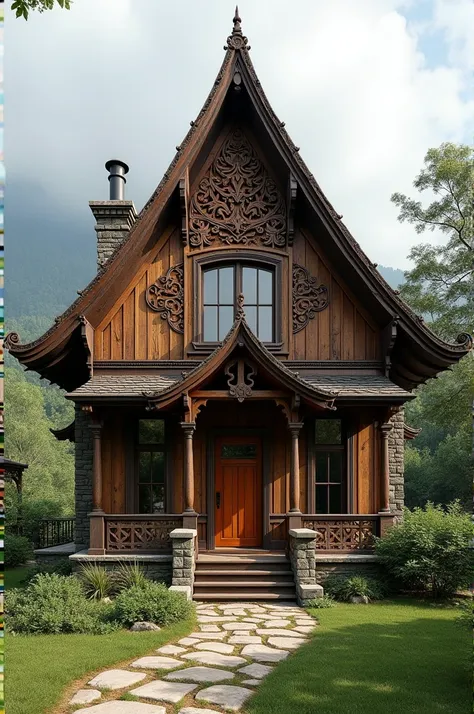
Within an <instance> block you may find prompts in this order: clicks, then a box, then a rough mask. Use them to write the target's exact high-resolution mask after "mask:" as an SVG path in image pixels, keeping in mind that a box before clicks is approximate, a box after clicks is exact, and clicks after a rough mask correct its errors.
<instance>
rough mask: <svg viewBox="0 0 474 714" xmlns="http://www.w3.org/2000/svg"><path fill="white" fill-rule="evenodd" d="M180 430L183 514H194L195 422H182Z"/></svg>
mask: <svg viewBox="0 0 474 714" xmlns="http://www.w3.org/2000/svg"><path fill="white" fill-rule="evenodd" d="M181 428H182V430H183V432H184V512H185V513H189V514H194V513H195V510H194V457H193V433H194V430H195V428H196V422H194V421H182V422H181Z"/></svg>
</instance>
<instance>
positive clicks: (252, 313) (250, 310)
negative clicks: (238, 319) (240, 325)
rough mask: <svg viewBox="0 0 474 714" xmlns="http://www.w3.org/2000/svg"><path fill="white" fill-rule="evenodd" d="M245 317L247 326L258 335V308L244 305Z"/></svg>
mask: <svg viewBox="0 0 474 714" xmlns="http://www.w3.org/2000/svg"><path fill="white" fill-rule="evenodd" d="M244 312H245V317H246V319H247V324H248V326H249V327H250V329H251V330H252V332H253V333H254V335H256V334H257V308H256V307H254V306H252V305H250V306H249V305H244Z"/></svg>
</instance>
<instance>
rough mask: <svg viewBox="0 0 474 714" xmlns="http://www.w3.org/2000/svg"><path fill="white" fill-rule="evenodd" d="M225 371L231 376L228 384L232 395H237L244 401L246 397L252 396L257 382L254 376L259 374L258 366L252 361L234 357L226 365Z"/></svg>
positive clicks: (238, 398) (240, 400)
mask: <svg viewBox="0 0 474 714" xmlns="http://www.w3.org/2000/svg"><path fill="white" fill-rule="evenodd" d="M224 371H225V374H226V375H227V376H228V377H229V379H228V380H227V384H228V387H229V395H230V396H231V397H235V398H236V399H237V401H238V402H243V401H244V399H245V398H246V397H251V396H252V388H253V386H254V383H255V381H254V380H253V379H252V377H255V375H256V374H257V368H256V367H255V365H254V364H253V363H252V362H249V361H248V360H243V359H234V360H231V361H230V362H229V363H228V364H227V365H226V367H225V370H224Z"/></svg>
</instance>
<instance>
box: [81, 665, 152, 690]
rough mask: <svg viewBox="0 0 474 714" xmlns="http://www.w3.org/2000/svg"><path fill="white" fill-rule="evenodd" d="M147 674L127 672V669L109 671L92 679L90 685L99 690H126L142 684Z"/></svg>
mask: <svg viewBox="0 0 474 714" xmlns="http://www.w3.org/2000/svg"><path fill="white" fill-rule="evenodd" d="M145 677H146V674H143V673H142V672H127V670H126V669H107V670H106V671H105V672H101V673H100V674H98V675H97V677H94V679H91V681H90V682H88V684H90V686H91V687H97V689H124V688H125V687H131V685H132V684H136V683H137V682H141V681H142V679H145Z"/></svg>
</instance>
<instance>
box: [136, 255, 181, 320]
mask: <svg viewBox="0 0 474 714" xmlns="http://www.w3.org/2000/svg"><path fill="white" fill-rule="evenodd" d="M183 277H184V272H183V263H180V264H179V265H172V266H171V268H170V269H169V270H168V271H167V273H166V275H163V276H161V278H158V280H155V282H154V283H153V285H150V287H149V288H147V290H146V292H145V301H146V304H147V305H148V307H150V308H151V309H152V310H155V311H156V312H158V313H160V315H161V317H162V319H163V320H167V322H168V325H169V326H170V327H171V329H172V330H174V331H175V332H179V333H183V332H184V285H183Z"/></svg>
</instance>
